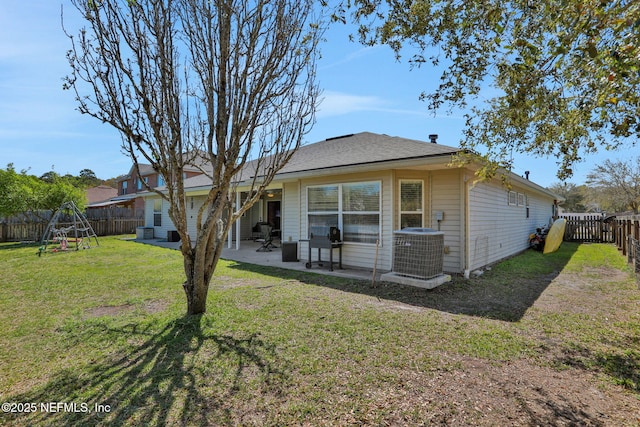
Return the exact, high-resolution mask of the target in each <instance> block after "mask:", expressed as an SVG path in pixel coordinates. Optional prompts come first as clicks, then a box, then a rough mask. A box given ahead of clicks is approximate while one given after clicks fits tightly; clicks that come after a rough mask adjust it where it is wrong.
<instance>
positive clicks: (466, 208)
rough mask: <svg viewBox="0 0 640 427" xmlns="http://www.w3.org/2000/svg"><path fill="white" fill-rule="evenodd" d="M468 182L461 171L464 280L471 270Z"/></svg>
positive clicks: (465, 174)
mask: <svg viewBox="0 0 640 427" xmlns="http://www.w3.org/2000/svg"><path fill="white" fill-rule="evenodd" d="M467 182H468V178H467V172H466V170H464V169H463V172H462V184H461V185H462V198H463V202H462V203H463V206H462V208H461V212H460V214H461V215H463V223H464V227H463V229H464V233H463V236H462V238H463V241H464V244H463V245H461V247H462V250H463V254H462V261H463V265H462V268H463V270H464V278H465V279H468V278H469V276H470V274H471V270H470V268H471V267H470V266H471V260H470V259H469V257H470V256H471V255H470V254H471V228H470V226H469V218H471V216H470V213H471V212H470V205H471V203H470V200H469V197H470V191H469V184H468V183H467Z"/></svg>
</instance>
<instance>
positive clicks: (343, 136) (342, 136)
mask: <svg viewBox="0 0 640 427" xmlns="http://www.w3.org/2000/svg"><path fill="white" fill-rule="evenodd" d="M350 136H353V134H352V133H350V134H348V135H340V136H334V137H333V138H327V139H326V140H325V141H333V140H334V139H342V138H349V137H350Z"/></svg>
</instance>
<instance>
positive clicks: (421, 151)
mask: <svg viewBox="0 0 640 427" xmlns="http://www.w3.org/2000/svg"><path fill="white" fill-rule="evenodd" d="M459 151H460V149H459V148H454V147H448V146H446V145H440V144H433V143H431V142H424V141H417V140H414V139H407V138H400V137H397V136H389V135H380V134H376V133H371V132H361V133H357V134H353V135H345V136H340V137H336V138H329V139H327V140H325V141H321V142H316V143H315V144H309V145H305V146H302V147H300V148H299V149H298V151H296V153H295V154H294V156H293V157H292V158H291V160H290V161H289V162H288V163H287V164H286V165H285V166H284V167H283V168H282V169H281V170H280V173H281V174H282V173H290V172H302V171H311V170H318V169H326V168H335V167H344V166H355V165H363V164H371V163H380V162H387V161H393V160H406V159H417V158H422V157H431V156H438V155H447V154H453V153H457V152H459Z"/></svg>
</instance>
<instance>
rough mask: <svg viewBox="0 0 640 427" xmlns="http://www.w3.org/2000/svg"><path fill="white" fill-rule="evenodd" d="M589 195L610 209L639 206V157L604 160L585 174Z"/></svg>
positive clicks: (636, 207)
mask: <svg viewBox="0 0 640 427" xmlns="http://www.w3.org/2000/svg"><path fill="white" fill-rule="evenodd" d="M587 184H589V188H590V193H591V197H592V198H593V199H596V200H597V201H598V202H599V204H600V206H601V207H602V208H604V209H607V210H610V211H614V212H615V211H623V210H626V209H632V210H633V213H635V214H637V213H638V208H639V207H640V157H637V158H635V159H633V160H629V161H615V162H613V161H611V160H605V161H604V163H603V164H602V165H599V166H596V167H595V168H594V169H593V170H592V171H591V172H590V173H589V175H587Z"/></svg>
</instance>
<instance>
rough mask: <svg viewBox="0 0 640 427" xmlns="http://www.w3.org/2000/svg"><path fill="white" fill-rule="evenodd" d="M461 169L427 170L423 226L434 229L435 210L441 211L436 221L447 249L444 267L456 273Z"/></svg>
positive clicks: (458, 266) (460, 228) (459, 257)
mask: <svg viewBox="0 0 640 427" xmlns="http://www.w3.org/2000/svg"><path fill="white" fill-rule="evenodd" d="M461 176H462V174H461V171H460V170H458V169H454V170H440V171H433V172H431V185H430V186H429V189H430V197H429V198H430V205H431V206H430V210H429V217H428V218H427V221H428V224H427V226H428V227H430V228H433V229H435V230H438V221H437V220H436V212H442V213H443V215H444V219H443V220H442V221H441V222H440V231H443V232H444V245H445V247H448V249H449V253H445V255H444V271H446V272H450V273H459V272H461V271H462V268H463V266H462V265H463V262H462V261H463V256H464V253H463V248H462V233H463V230H464V224H463V216H462V215H463V213H462V209H463V206H464V204H463V195H462V194H461V193H462V186H461V180H462V177H461Z"/></svg>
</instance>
